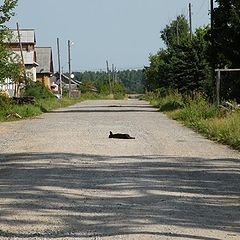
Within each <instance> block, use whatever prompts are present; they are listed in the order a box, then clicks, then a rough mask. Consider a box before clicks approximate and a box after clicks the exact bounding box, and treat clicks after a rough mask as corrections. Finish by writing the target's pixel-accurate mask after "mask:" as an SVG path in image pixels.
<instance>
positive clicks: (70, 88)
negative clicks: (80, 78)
mask: <svg viewBox="0 0 240 240" xmlns="http://www.w3.org/2000/svg"><path fill="white" fill-rule="evenodd" d="M70 45H71V42H70V40H68V73H69V93H68V96H69V98H70V97H71V91H72V86H71V84H72V83H71V82H72V79H71V74H72V70H71V46H70Z"/></svg>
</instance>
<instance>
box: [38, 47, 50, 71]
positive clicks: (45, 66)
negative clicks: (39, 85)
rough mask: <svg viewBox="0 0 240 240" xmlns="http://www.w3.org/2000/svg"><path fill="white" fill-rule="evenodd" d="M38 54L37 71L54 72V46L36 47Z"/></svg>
mask: <svg viewBox="0 0 240 240" xmlns="http://www.w3.org/2000/svg"><path fill="white" fill-rule="evenodd" d="M35 51H36V56H37V63H38V67H37V73H53V63H52V48H51V47H37V48H35Z"/></svg>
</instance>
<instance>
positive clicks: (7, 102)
mask: <svg viewBox="0 0 240 240" xmlns="http://www.w3.org/2000/svg"><path fill="white" fill-rule="evenodd" d="M11 104H12V101H11V98H9V97H6V96H3V95H1V94H0V109H8V108H9V106H11Z"/></svg>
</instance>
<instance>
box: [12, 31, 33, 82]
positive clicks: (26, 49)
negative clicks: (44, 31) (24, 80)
mask: <svg viewBox="0 0 240 240" xmlns="http://www.w3.org/2000/svg"><path fill="white" fill-rule="evenodd" d="M11 32H12V35H13V36H12V38H11V41H10V42H9V47H10V48H11V50H12V51H13V52H14V53H15V54H17V55H18V56H19V57H20V56H21V48H20V44H19V38H18V31H17V30H16V29H12V30H11ZM19 33H20V40H21V45H22V51H23V52H22V53H23V61H24V65H25V70H26V75H27V77H28V78H29V79H31V80H32V81H34V82H36V80H37V66H38V64H37V61H36V51H35V45H36V37H35V32H34V29H21V30H19Z"/></svg>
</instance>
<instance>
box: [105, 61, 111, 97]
mask: <svg viewBox="0 0 240 240" xmlns="http://www.w3.org/2000/svg"><path fill="white" fill-rule="evenodd" d="M106 64H107V74H108V83H109V90H110V93H112V86H111V76H110V70H109V65H108V60H106Z"/></svg>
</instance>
